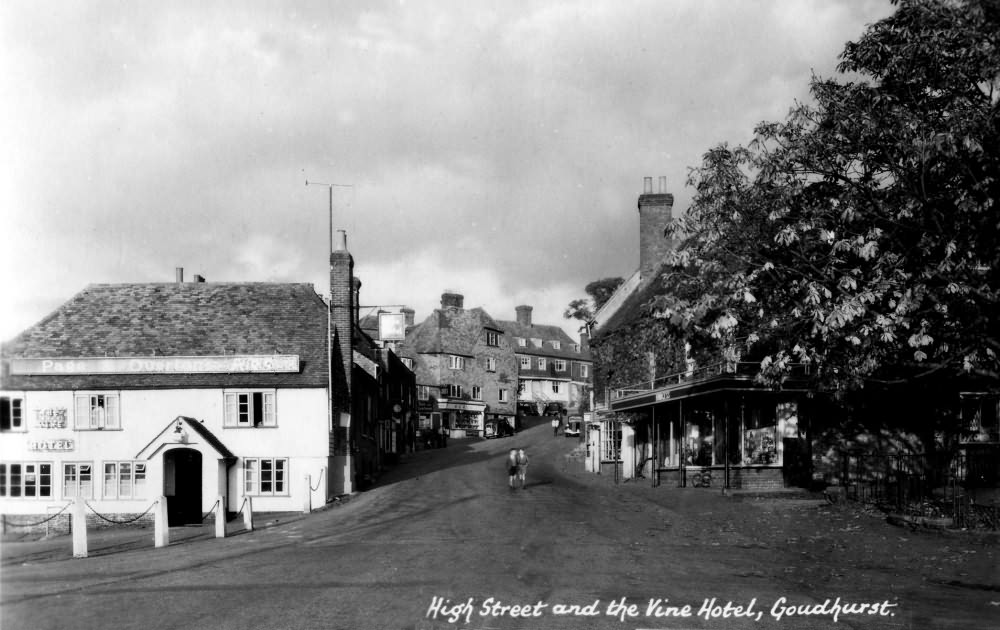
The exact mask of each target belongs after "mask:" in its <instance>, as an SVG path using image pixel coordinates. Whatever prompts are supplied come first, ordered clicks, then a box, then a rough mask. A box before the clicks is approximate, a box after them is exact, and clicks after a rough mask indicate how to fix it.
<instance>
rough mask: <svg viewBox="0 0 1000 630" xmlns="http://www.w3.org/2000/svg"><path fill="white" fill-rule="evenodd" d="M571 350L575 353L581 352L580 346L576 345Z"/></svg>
mask: <svg viewBox="0 0 1000 630" xmlns="http://www.w3.org/2000/svg"><path fill="white" fill-rule="evenodd" d="M570 348H572V349H573V352H579V351H580V344H578V343H574V344H573V345H572V346H570Z"/></svg>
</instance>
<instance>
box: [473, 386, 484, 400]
mask: <svg viewBox="0 0 1000 630" xmlns="http://www.w3.org/2000/svg"><path fill="white" fill-rule="evenodd" d="M482 399H483V388H482V387H480V386H478V385H473V386H472V400H482Z"/></svg>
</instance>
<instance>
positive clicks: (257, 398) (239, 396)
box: [224, 391, 278, 427]
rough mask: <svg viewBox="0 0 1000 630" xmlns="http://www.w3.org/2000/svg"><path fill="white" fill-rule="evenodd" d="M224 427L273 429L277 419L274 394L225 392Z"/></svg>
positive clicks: (269, 392)
mask: <svg viewBox="0 0 1000 630" xmlns="http://www.w3.org/2000/svg"><path fill="white" fill-rule="evenodd" d="M224 397H225V407H226V410H225V420H224V422H225V426H227V427H273V426H277V424H278V419H277V416H276V414H275V409H274V392H273V391H261V392H226V393H225V394H224Z"/></svg>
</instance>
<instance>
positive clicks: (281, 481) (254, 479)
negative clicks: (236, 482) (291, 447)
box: [243, 457, 290, 497]
mask: <svg viewBox="0 0 1000 630" xmlns="http://www.w3.org/2000/svg"><path fill="white" fill-rule="evenodd" d="M279 464H280V466H279ZM265 465H268V466H269V467H270V470H269V471H265V470H264V468H265ZM266 472H269V473H270V479H269V480H265V479H264V477H265V473H266ZM288 480H289V461H288V458H287V457H244V458H243V492H244V494H246V495H247V496H254V497H285V496H288V494H289V491H290V490H289V487H288ZM265 483H269V484H270V489H269V490H265V489H264V484H265ZM279 486H280V489H279Z"/></svg>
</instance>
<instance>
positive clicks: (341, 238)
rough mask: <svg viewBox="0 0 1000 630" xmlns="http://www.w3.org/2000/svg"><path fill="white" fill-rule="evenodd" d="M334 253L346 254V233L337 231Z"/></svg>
mask: <svg viewBox="0 0 1000 630" xmlns="http://www.w3.org/2000/svg"><path fill="white" fill-rule="evenodd" d="M333 249H334V251H337V252H346V251H347V231H346V230H337V242H336V243H335V244H334V246H333Z"/></svg>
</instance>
